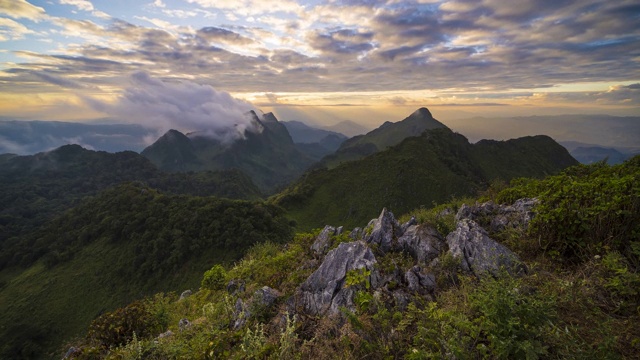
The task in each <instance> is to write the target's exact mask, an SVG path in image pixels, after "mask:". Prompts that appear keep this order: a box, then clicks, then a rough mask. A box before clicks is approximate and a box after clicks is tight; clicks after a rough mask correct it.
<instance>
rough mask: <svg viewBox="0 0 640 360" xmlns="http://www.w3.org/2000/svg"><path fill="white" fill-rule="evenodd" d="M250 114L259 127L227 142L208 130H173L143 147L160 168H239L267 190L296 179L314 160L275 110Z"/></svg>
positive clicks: (264, 190) (184, 170) (182, 170)
mask: <svg viewBox="0 0 640 360" xmlns="http://www.w3.org/2000/svg"><path fill="white" fill-rule="evenodd" d="M248 116H250V117H251V118H252V121H253V123H254V125H255V127H256V129H257V130H256V131H249V130H246V131H245V132H244V134H243V136H244V138H242V139H239V140H236V141H235V142H233V143H231V144H225V143H223V142H221V141H219V140H216V139H213V138H211V137H209V136H207V135H206V134H203V133H200V132H194V133H190V134H186V135H185V134H182V133H180V132H179V131H177V130H170V131H168V132H167V133H166V134H164V135H163V136H162V137H160V138H159V139H158V140H157V141H156V142H155V143H153V144H152V145H150V146H149V147H147V148H146V149H144V150H143V151H142V155H143V156H145V157H147V158H148V159H149V160H151V162H152V163H154V164H155V165H156V166H157V167H158V168H160V169H162V170H165V171H170V172H186V171H206V170H228V169H238V170H240V171H242V172H244V173H246V174H247V175H248V176H249V177H250V178H251V179H252V180H253V182H254V183H255V184H256V185H257V186H258V187H259V188H260V189H261V190H262V191H263V192H266V193H270V192H273V191H275V190H276V189H278V188H280V187H283V186H285V185H286V184H288V183H290V182H291V181H293V180H294V179H295V178H296V177H297V176H299V175H300V174H302V172H303V171H304V170H305V169H306V168H307V167H308V166H309V165H311V163H313V159H311V158H309V157H308V156H306V155H304V154H303V153H301V152H300V151H299V150H298V149H297V148H296V146H295V144H294V142H293V140H292V138H291V136H290V135H289V132H288V131H287V128H286V127H285V125H283V124H282V123H281V122H279V121H278V120H277V119H276V117H275V116H274V115H273V114H272V113H267V114H264V115H263V116H262V117H261V118H260V117H258V115H257V114H256V113H255V112H253V111H251V112H250V113H249V114H248Z"/></svg>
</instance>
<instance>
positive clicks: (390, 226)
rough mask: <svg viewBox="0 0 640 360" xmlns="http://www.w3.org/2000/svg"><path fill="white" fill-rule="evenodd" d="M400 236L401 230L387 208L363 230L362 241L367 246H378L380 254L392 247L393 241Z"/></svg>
mask: <svg viewBox="0 0 640 360" xmlns="http://www.w3.org/2000/svg"><path fill="white" fill-rule="evenodd" d="M401 235H402V228H401V227H400V224H398V221H397V220H396V218H395V217H394V216H393V213H392V212H391V211H389V210H387V208H384V209H382V212H381V213H380V216H379V217H378V218H377V219H372V220H371V221H370V222H369V224H368V225H367V227H366V228H365V234H364V240H365V241H366V242H367V243H368V244H375V245H378V249H380V251H382V252H388V251H390V250H391V249H392V248H393V247H394V240H395V239H397V238H398V237H399V236H401Z"/></svg>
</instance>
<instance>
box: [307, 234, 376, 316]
mask: <svg viewBox="0 0 640 360" xmlns="http://www.w3.org/2000/svg"><path fill="white" fill-rule="evenodd" d="M375 264H376V258H375V256H374V255H373V252H372V251H371V249H370V248H369V247H368V246H367V244H365V243H364V242H362V241H355V242H350V243H341V244H340V245H338V247H337V248H335V249H333V250H331V251H329V253H328V254H327V255H326V256H325V258H324V261H323V262H322V264H321V265H320V267H319V268H318V269H317V270H316V271H315V272H314V273H313V274H311V275H310V276H309V278H307V280H306V281H305V282H304V283H303V284H302V285H301V286H300V288H299V289H298V292H297V294H296V302H297V304H298V305H299V307H301V308H302V309H303V311H305V312H306V313H309V314H313V315H324V314H326V313H331V314H337V313H339V308H340V307H341V306H347V307H349V308H353V295H354V291H355V290H354V289H352V288H349V287H345V280H346V276H347V272H349V271H351V270H356V269H364V271H369V272H370V275H369V282H370V284H371V286H373V287H374V288H376V287H377V285H378V279H377V273H376V271H375V268H374V265H375Z"/></svg>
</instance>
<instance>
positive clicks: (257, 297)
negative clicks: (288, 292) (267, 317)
mask: <svg viewBox="0 0 640 360" xmlns="http://www.w3.org/2000/svg"><path fill="white" fill-rule="evenodd" d="M279 297H280V292H279V291H278V290H276V289H273V288H270V287H268V286H263V287H262V288H260V289H258V290H256V291H255V292H254V293H253V299H252V305H253V306H259V307H262V308H265V307H266V308H269V307H271V306H273V304H275V302H276V300H277V299H278V298H279Z"/></svg>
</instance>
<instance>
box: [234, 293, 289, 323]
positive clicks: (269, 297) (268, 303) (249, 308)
mask: <svg viewBox="0 0 640 360" xmlns="http://www.w3.org/2000/svg"><path fill="white" fill-rule="evenodd" d="M280 296H281V294H280V292H279V291H278V290H276V289H273V288H270V287H268V286H263V287H262V288H260V289H258V290H256V291H255V292H254V293H253V296H252V297H251V299H249V300H248V301H247V303H245V302H244V301H242V299H240V298H238V300H236V303H235V305H234V309H233V329H234V330H237V329H240V328H241V327H242V326H244V324H245V323H246V322H247V320H248V319H250V318H251V317H252V316H255V315H256V312H258V313H260V312H262V311H268V310H269V309H270V308H272V307H273V306H274V305H275V303H276V300H278V298H279V297H280Z"/></svg>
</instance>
